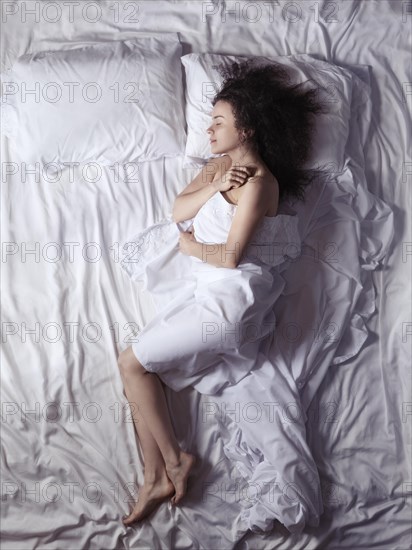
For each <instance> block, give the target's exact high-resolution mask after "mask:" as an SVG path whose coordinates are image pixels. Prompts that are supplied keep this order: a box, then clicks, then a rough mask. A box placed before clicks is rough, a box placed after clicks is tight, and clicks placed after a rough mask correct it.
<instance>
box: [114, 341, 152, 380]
mask: <svg viewBox="0 0 412 550" xmlns="http://www.w3.org/2000/svg"><path fill="white" fill-rule="evenodd" d="M117 365H118V367H119V370H120V373H121V375H122V376H133V375H136V374H142V373H144V372H146V371H145V369H144V367H143V366H142V364H141V363H140V361H138V360H137V358H136V356H135V354H134V353H133V350H132V346H129V347H128V348H127V349H125V350H124V351H122V352H121V353H120V355H119V358H118V360H117Z"/></svg>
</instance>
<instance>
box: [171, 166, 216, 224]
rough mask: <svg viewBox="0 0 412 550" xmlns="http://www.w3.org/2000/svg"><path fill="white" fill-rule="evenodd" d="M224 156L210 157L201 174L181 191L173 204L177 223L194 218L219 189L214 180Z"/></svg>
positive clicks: (174, 218)
mask: <svg viewBox="0 0 412 550" xmlns="http://www.w3.org/2000/svg"><path fill="white" fill-rule="evenodd" d="M222 158H224V157H218V158H213V159H210V160H209V162H207V164H206V165H205V166H204V167H203V168H202V170H201V171H200V172H199V174H198V175H197V176H196V177H195V178H194V180H193V181H191V182H190V183H189V185H187V186H186V187H185V189H183V191H182V192H181V193H179V194H178V195H177V197H176V199H175V202H174V205H173V221H174V222H176V223H179V222H182V221H185V220H189V219H191V218H194V217H195V216H196V214H197V213H198V212H199V210H200V209H201V208H202V206H203V205H204V204H205V202H207V201H208V200H209V199H210V198H211V197H213V195H214V194H215V193H217V191H218V189H217V187H216V186H215V185H214V183H213V180H214V179H215V176H216V175H217V173H218V171H220V166H221V163H222V160H221V159H222Z"/></svg>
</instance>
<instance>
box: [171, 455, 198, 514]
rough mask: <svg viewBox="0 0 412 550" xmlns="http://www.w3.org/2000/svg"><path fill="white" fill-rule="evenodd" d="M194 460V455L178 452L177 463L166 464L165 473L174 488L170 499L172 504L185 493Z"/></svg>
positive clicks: (177, 501) (178, 500) (176, 502)
mask: <svg viewBox="0 0 412 550" xmlns="http://www.w3.org/2000/svg"><path fill="white" fill-rule="evenodd" d="M195 462H196V457H195V456H194V455H192V454H190V453H185V452H184V451H181V452H180V457H179V463H178V464H175V465H173V466H166V473H167V476H168V478H169V479H170V481H171V482H172V483H173V486H174V488H175V494H174V495H173V497H172V498H171V499H170V502H171V503H172V504H179V502H180V501H181V500H182V498H183V497H184V495H185V494H186V485H187V478H188V477H189V473H190V470H191V469H192V468H193V466H194V465H195Z"/></svg>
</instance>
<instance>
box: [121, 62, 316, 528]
mask: <svg viewBox="0 0 412 550" xmlns="http://www.w3.org/2000/svg"><path fill="white" fill-rule="evenodd" d="M220 70H221V74H222V75H223V76H224V82H223V85H222V88H221V90H220V92H219V93H218V94H217V95H216V96H215V98H214V100H213V102H212V104H213V111H212V118H211V121H212V122H211V125H210V126H209V128H208V129H207V133H208V135H209V138H210V142H211V151H212V153H213V154H221V155H222V156H221V157H217V158H212V159H210V160H209V162H208V163H207V164H206V166H205V167H204V168H203V169H202V170H201V171H200V173H199V174H198V175H197V176H196V177H195V178H194V180H193V181H192V182H191V183H190V184H189V185H188V186H187V187H186V188H185V189H184V190H183V191H182V192H181V193H180V194H179V195H178V196H177V198H176V200H175V203H174V209H173V221H174V222H175V223H179V222H181V221H185V220H189V219H191V218H194V219H195V222H194V224H193V225H194V227H195V228H197V230H196V232H199V233H201V238H200V240H199V238H198V239H197V238H196V236H195V234H194V233H195V232H194V231H193V230H192V231H187V232H182V233H180V238H179V250H180V252H181V253H182V254H184V255H185V256H189V257H190V259H191V260H193V263H192V265H193V272H194V273H195V276H196V277H198V279H197V281H198V284H197V294H195V296H194V297H193V296H192V297H191V300H192V302H191V303H190V305H191V306H193V308H196V309H193V310H192V312H194V313H193V315H195V314H196V312H197V313H198V314H199V317H198V322H197V323H196V322H193V319H196V318H195V317H192V323H191V326H189V325H188V322H187V318H188V317H190V314H189V309H188V308H187V304H186V303H185V304H184V306H185V308H186V309H185V310H184V312H185V315H182V316H181V322H179V321H178V319H179V317H178V315H179V311H178V309H179V304H178V305H177V306H175V309H174V310H171V309H169V311H167V315H166V313H165V315H164V318H165V319H166V317H167V316H169V317H170V318H172V319H173V324H171V325H169V328H168V330H167V331H166V333H164V332H163V333H162V332H161V327H159V324H160V323H159V322H158V319H156V322H157V324H156V325H153V324H149V326H147V327H144V329H143V331H142V334H141V336H142V338H141V340H140V342H138V343H137V345H135V344H134V345H133V346H130V347H129V348H127V349H126V350H125V351H123V352H122V353H121V354H120V356H119V361H118V363H119V368H120V372H121V376H122V380H123V382H124V387H125V394H126V397H127V399H128V400H129V402H130V403H134V404H137V405H138V407H137V408H138V413H137V414H135V417H134V422H135V427H136V431H137V434H138V437H139V442H140V445H141V447H142V451H143V455H144V461H145V472H144V473H145V477H144V485H143V487H142V488H140V490H139V500H138V502H137V504H136V506H135V507H134V509H133V511H132V513H131V514H130V515H129V516H128V517H127V518H126V516H125V517H124V518H123V522H124V524H125V525H130V524H131V523H133V522H135V521H138V520H141V519H143V518H144V517H146V516H147V515H148V514H149V513H150V512H151V511H152V510H153V509H154V508H155V507H156V506H157V505H158V504H159V503H161V502H162V501H163V500H165V499H168V498H170V497H171V502H172V504H178V503H180V501H181V500H182V498H183V496H184V495H185V492H186V486H187V479H188V477H189V475H190V473H191V471H192V469H193V467H194V464H195V461H196V458H195V456H194V455H192V454H191V453H188V452H185V451H183V450H182V449H180V447H179V445H178V443H177V441H176V438H175V435H174V433H173V427H172V424H171V420H170V416H169V412H168V409H167V404H166V400H165V395H164V391H163V387H162V381H163V382H165V383H167V384H168V385H170V386H171V387H172V388H173V389H180V387H185V386H184V385H183V386H182V384H186V385H189V384H191V385H192V386H193V387H196V389H199V391H203V389H204V388H206V389H205V391H204V393H213V392H214V391H216V390H217V389H218V388H219V387H222V386H223V382H222V381H223V380H224V379H225V378H228V379H230V382H231V384H236V382H237V380H238V379H239V378H240V377H242V376H245V374H246V373H247V372H249V371H250V370H251V368H253V360H254V357H255V354H256V349H257V348H256V344H255V343H254V342H253V343H252V342H251V341H250V339H248V338H246V337H243V336H242V337H241V338H240V339H238V338H237V337H236V340H235V342H233V341H231V342H230V344H227V343H226V339H225V342H224V344H222V336H221V335H219V334H218V335H217V336H216V331H215V333H214V335H212V336H211V339H210V340H209V342H207V344H206V343H205V351H204V352H202V350H201V349H200V348H202V346H203V344H204V339H202V341H201V342H200V340H199V339H198V338H197V335H195V334H194V330H198V329H199V327H200V324H202V325H203V324H204V323H202V322H201V320H202V311H203V312H204V313H203V315H204V316H205V320H206V321H207V320H209V321H210V320H212V319H213V320H216V319H219V318H223V317H227V318H228V319H229V320H230V321H231V322H236V321H239V320H241V321H243V320H244V317H243V316H244V314H245V313H248V314H249V317H248V321H249V323H252V324H254V325H255V326H258V325H259V326H262V322H263V321H264V320H267V319H268V318H269V317H267V316H265V317H263V316H261V317H257V316H256V311H257V308H258V307H259V304H261V307H262V311H263V307H264V302H265V301H266V302H267V296H268V292H269V290H270V284H271V281H272V280H273V278H272V279H271V278H270V276H269V275H268V273H269V271H268V270H264V269H262V266H263V265H264V262H263V263H262V262H260V261H258V260H259V259H256V261H255V260H254V258H253V257H252V261H249V260H250V259H251V256H250V254H249V252H250V249H251V247H252V244H251V243H253V239H254V237H255V236H256V235H257V234H259V235H262V233H263V235H264V236H265V237H267V236H268V234H270V233H271V232H273V229H274V228H275V227H277V224H278V221H279V220H281V219H282V218H281V217H282V216H284V221H285V218H291V216H288V215H282V214H281V215H277V211H278V206H279V202H280V201H281V200H282V199H283V198H285V197H287V196H294V197H296V198H299V199H303V198H304V188H305V186H306V185H308V183H310V181H311V180H312V179H313V176H312V177H309V173H308V172H305V171H304V170H302V169H301V166H302V163H303V162H304V161H305V160H306V158H307V155H308V153H309V145H310V142H309V138H310V129H311V120H310V114H311V113H317V112H319V111H321V107H320V105H319V104H318V103H317V102H316V101H315V98H314V96H315V94H316V90H309V91H307V92H302V91H301V90H300V88H299V86H294V87H291V86H288V74H287V72H286V71H285V70H284V69H282V68H281V67H280V66H278V65H272V64H271V65H266V66H260V67H259V66H253V62H252V61H250V60H249V61H246V62H243V63H240V64H238V63H234V64H233V65H232V66H230V67H229V68H226V69H225V68H221V69H220ZM219 201H220V203H219ZM222 201H223V202H222ZM225 203H226V204H225ZM212 204H213V205H214V206H216V208H214V209H213V210H211V205H212ZM208 209H209V211H208ZM225 209H226V210H225ZM208 212H209V218H208V217H207V213H208ZM213 215H217V216H218V217H217V218H216V224H214V223H213ZM219 216H220V218H219ZM220 220H221V221H222V227H223V229H222V227H221V228H220V230H221V233H220V235H222V230H223V233H224V236H225V238H224V239H223V242H222V240H221V242H220V243H219V242H217V241H214V240H212V239H210V238H207V237H210V235H209V234H207V232H208V230H209V229H210V230H212V229H214V230H216V227H213V228H212V227H211V226H212V225H213V226H214V225H216V226H218V225H219V221H220ZM286 221H289V220H288V219H286ZM196 224H197V225H196ZM207 224H208V225H207ZM225 224H226V225H225ZM212 234H213V233H212ZM226 237H227V238H226ZM211 241H212V243H214V244H210V242H211ZM266 267H267V266H266ZM216 268H219V269H217V270H216ZM222 277H223V282H222ZM243 277H244V278H243ZM199 281H200V282H202V284H199ZM227 281H229V282H230V285H228V284H227ZM265 284H266V286H264V285H265ZM202 285H203V286H202ZM245 285H246V286H245ZM259 285H260V286H259ZM201 289H204V293H203V294H202V290H201ZM211 289H212V291H211ZM261 289H262V290H261ZM234 293H236V300H233V296H234ZM219 298H220V299H221V302H220V304H221V309H219V308H216V307H215V304H218V303H219ZM204 299H205V300H210V299H211V302H209V304H210V303H212V306H210V305H209V308H208V309H206V306H201V304H204V303H205V302H204V301H203V300H204ZM214 300H216V302H214ZM225 300H226V302H225ZM229 302H231V303H232V309H230V307H229V306H228V309H227V311H226V310H225V303H226V304H229ZM235 302H236V303H238V304H240V305H239V308H238V309H236V308H235V309H233V307H234V305H233V304H234V303H235ZM182 303H183V302H182ZM201 307H204V309H203V310H202V309H200V308H201ZM214 307H215V310H216V311H215V312H213V308H214ZM176 308H177V309H176ZM180 309H181V311H183V307H181V308H180ZM165 311H166V310H165ZM199 312H200V313H199ZM251 312H254V315H253V316H252V314H251ZM269 313H270V312H269ZM269 313H268V315H269ZM213 315H215V316H214V317H213ZM219 315H220V317H219ZM265 315H266V313H265ZM245 318H246V317H245ZM209 324H210V323H209ZM215 325H216V323H215ZM203 328H204V327H203V326H202V330H203ZM191 330H192V332H191ZM179 331H180V332H179ZM212 332H213V331H212ZM174 334H175V339H176V338H177V339H179V334H180V336H181V338H180V345H181V346H183V348H184V351H183V352H182V353H181V355H179V354H177V352H175V349H174V348H173V336H174ZM183 335H184V339H183V338H182V336H183ZM208 336H210V335H208ZM266 336H267V333H266V334H263V335H262V336H261V340H262V341H264V337H266ZM150 338H152V341H151V343H150V345H149V342H150ZM156 344H157V345H156ZM252 344H253V345H252ZM167 350H169V353H170V363H169V364H168V361H167ZM239 350H244V355H243V356H242V355H239ZM219 352H220V357H219V359H220V362H222V361H223V360H224V358H225V357H226V356H229V355H230V353H233V355H232V357H235V358H237V360H238V361H237V362H238V364H236V362H235V363H233V361H232V366H233V365H234V366H235V368H233V369H232V370H230V368H229V366H230V365H229V366H228V365H226V366H225V365H224V364H223V368H221V367H222V366H221V365H220V366H218V365H217V364H216V365H213V360H215V359H216V357H217V355H219ZM162 353H163V355H162ZM159 354H160V359H159V358H158V356H159ZM236 354H237V355H236ZM138 357H139V358H140V359H141V360H142V361H139V359H138ZM142 358H143V359H142ZM213 358H214V359H213ZM239 358H240V359H242V361H240V360H239ZM173 361H175V363H173ZM239 363H242V365H243V366H244V371H243V372H242V368H241V367H242V365H240V364H239ZM174 364H175V365H176V369H175V371H174V372H173V365H174ZM153 365H156V370H157V373H156V372H154V370H155V369H154V368H152V367H153ZM177 365H178V366H177ZM178 367H180V368H181V376H180V382H179V383H180V386H179V387H178V386H177V381H176V380H178V379H179V374H178V373H179V369H178ZM167 369H168V370H167ZM219 369H221V370H219ZM225 369H227V370H225ZM216 373H218V374H216ZM172 374H173V377H172ZM219 377H220V378H219ZM206 379H207V380H208V381H211V382H210V384H209V386H208V387H206V386H202V383H203V382H204V380H206ZM172 380H173V384H174V385H172ZM195 382H196V383H197V384H198V386H196V384H195ZM225 383H227V381H226V382H225Z"/></svg>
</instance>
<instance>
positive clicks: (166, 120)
mask: <svg viewBox="0 0 412 550" xmlns="http://www.w3.org/2000/svg"><path fill="white" fill-rule="evenodd" d="M181 54H182V47H181V44H180V42H179V38H178V35H177V33H164V34H154V35H151V36H138V37H136V38H132V39H129V40H123V41H113V42H103V43H94V44H89V45H84V46H82V47H79V48H77V47H76V48H71V49H65V50H57V51H45V52H38V53H32V54H26V55H23V56H21V57H19V58H18V59H17V60H16V61H15V63H14V65H13V67H12V68H11V69H10V70H9V72H6V73H3V74H2V112H1V115H2V130H3V133H5V135H6V136H7V137H9V138H10V140H11V155H12V157H13V160H14V159H16V160H17V159H18V160H22V161H25V162H27V163H29V164H34V163H35V162H41V163H42V164H43V165H44V164H48V163H56V165H54V164H53V165H50V166H48V171H49V172H56V171H57V170H58V169H59V167H61V168H63V167H64V163H72V162H79V163H80V164H82V163H86V162H91V161H94V162H97V163H100V164H102V165H111V164H113V163H116V162H118V163H124V162H133V161H136V162H140V161H146V160H153V159H158V158H160V157H163V156H167V157H173V156H177V155H183V154H184V147H185V142H186V131H185V118H184V105H183V102H184V93H183V84H182V73H183V71H182V66H181V62H180V57H181ZM70 83H74V84H70ZM24 90H27V93H26V94H24ZM28 90H36V95H33V94H30V93H28ZM70 95H72V98H71V97H70ZM55 97H60V98H59V99H58V100H55ZM95 97H97V98H98V99H97V100H95V99H94V98H95Z"/></svg>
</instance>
